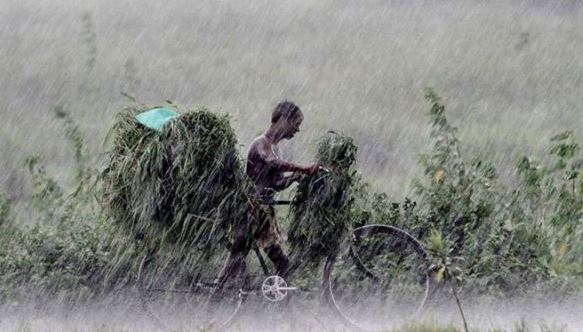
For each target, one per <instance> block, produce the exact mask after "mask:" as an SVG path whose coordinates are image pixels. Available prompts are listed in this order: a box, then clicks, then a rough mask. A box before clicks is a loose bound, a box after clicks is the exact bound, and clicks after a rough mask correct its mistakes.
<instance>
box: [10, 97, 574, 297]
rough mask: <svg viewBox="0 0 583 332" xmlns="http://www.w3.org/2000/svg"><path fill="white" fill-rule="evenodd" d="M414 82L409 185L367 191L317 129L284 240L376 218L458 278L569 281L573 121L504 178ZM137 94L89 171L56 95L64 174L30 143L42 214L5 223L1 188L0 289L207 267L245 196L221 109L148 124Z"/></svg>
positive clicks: (66, 287) (297, 245) (338, 140)
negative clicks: (70, 157) (418, 114)
mask: <svg viewBox="0 0 583 332" xmlns="http://www.w3.org/2000/svg"><path fill="white" fill-rule="evenodd" d="M426 97H427V100H428V101H429V103H430V112H429V117H430V125H431V132H430V139H431V146H430V149H429V150H428V152H427V153H425V154H423V155H422V157H421V158H420V163H421V165H422V166H423V168H424V172H423V174H421V175H420V176H419V178H417V179H415V180H414V185H415V197H414V198H413V199H407V200H405V201H404V202H402V203H393V202H390V200H389V198H388V197H387V196H386V195H385V194H382V193H375V192H374V191H373V190H371V189H370V186H368V185H367V184H366V183H365V181H363V180H362V178H361V176H360V175H359V174H358V173H357V172H356V171H355V167H354V161H355V156H356V150H357V148H356V145H355V143H354V142H353V141H352V139H351V138H349V137H346V136H344V135H341V134H338V133H328V134H326V135H325V136H324V137H323V138H322V140H321V141H320V143H319V149H318V155H317V157H316V160H317V161H318V162H320V163H321V164H322V165H323V166H325V167H327V168H329V169H330V170H331V172H330V173H326V172H324V173H321V174H318V175H317V176H315V177H311V178H305V179H304V180H303V181H302V182H301V183H300V185H299V186H298V188H297V192H296V197H295V200H294V202H295V203H294V206H293V208H292V210H291V213H290V225H291V228H290V237H289V238H290V248H289V249H290V250H291V251H293V252H294V255H296V257H301V258H302V259H303V261H304V262H306V263H308V262H318V260H319V258H321V257H322V256H325V255H327V254H329V253H331V252H333V251H334V250H335V244H337V242H336V241H335V238H336V237H341V236H343V235H345V234H346V233H347V232H348V231H349V229H350V228H351V227H355V226H360V225H362V224H365V223H386V224H391V225H396V226H398V227H402V228H404V229H406V230H408V231H409V232H411V233H412V234H414V235H415V236H416V237H418V238H420V239H421V240H422V241H423V242H424V243H425V244H426V245H427V247H428V248H429V249H430V250H431V251H432V253H433V255H434V258H435V259H436V260H437V261H439V264H440V265H441V266H443V267H446V268H447V271H448V273H449V274H451V276H453V277H455V278H457V279H459V280H460V281H461V284H460V285H461V286H462V287H463V288H462V291H464V292H488V293H489V294H492V293H493V294H499V295H510V294H516V293H517V292H528V291H529V290H540V289H544V287H547V288H548V289H551V288H552V289H553V290H557V289H559V290H562V291H573V290H580V289H581V286H582V285H581V280H582V279H583V278H582V277H583V261H582V259H583V258H582V257H583V255H582V254H583V244H582V243H581V241H580V239H581V238H583V230H582V226H581V221H582V220H583V201H582V195H581V192H582V190H583V176H582V172H581V169H582V168H583V162H582V159H581V153H580V147H579V145H578V143H577V142H576V141H575V140H574V138H573V134H572V132H565V133H562V134H560V135H557V136H555V137H553V138H552V139H551V141H550V147H549V149H548V152H549V156H548V157H543V158H540V159H539V160H537V159H535V158H533V157H527V156H525V157H521V158H518V162H517V167H516V176H517V182H516V184H515V186H513V187H507V186H504V185H502V184H501V183H500V182H499V181H498V179H497V176H496V169H495V167H494V165H493V164H492V163H489V162H488V161H487V160H485V159H483V158H480V157H474V158H467V157H465V156H463V155H462V153H461V151H463V149H461V146H460V144H461V143H460V141H459V140H458V139H457V136H456V132H457V131H456V128H454V127H453V126H451V125H450V124H449V122H448V121H447V118H446V115H445V107H444V105H443V104H442V102H441V101H440V99H439V97H438V96H437V95H436V94H435V93H434V92H433V91H431V90H429V91H427V94H426ZM146 108H148V107H147V106H132V107H128V108H126V109H124V110H123V111H122V112H121V113H120V114H119V116H118V121H117V122H116V124H115V126H114V128H113V132H112V133H113V147H112V148H113V150H112V151H111V153H110V155H109V156H110V159H109V161H108V162H107V167H106V168H105V169H104V170H103V171H101V172H98V171H96V170H95V168H94V167H89V165H93V164H95V160H93V159H91V158H89V157H88V156H87V155H86V154H85V152H84V148H83V134H82V133H81V131H80V130H79V128H78V127H77V126H76V125H75V122H74V121H73V120H72V118H71V116H70V115H69V113H67V112H66V111H65V110H64V108H61V107H60V108H57V109H56V113H55V114H56V116H57V118H59V119H61V120H62V123H63V125H64V129H65V138H66V139H67V140H68V141H69V142H70V143H71V146H72V147H73V151H74V156H75V161H76V163H77V170H78V171H77V176H76V179H77V182H78V184H77V186H76V187H75V190H74V191H73V192H71V193H69V192H68V191H67V190H65V189H64V188H63V187H62V186H61V185H59V183H58V182H57V181H55V180H54V178H53V177H51V175H50V174H49V173H48V172H47V170H46V168H45V167H44V165H43V163H42V160H41V159H40V158H38V157H30V158H29V159H28V160H27V167H28V169H29V172H30V175H31V178H32V182H31V183H32V186H33V188H32V189H33V193H34V194H33V196H32V197H31V199H32V202H33V206H34V207H35V208H36V209H37V212H38V215H39V216H40V220H39V222H38V223H35V224H34V225H33V226H27V227H25V226H20V227H19V226H16V225H13V224H12V223H11V222H10V220H12V219H13V215H12V214H13V213H12V212H11V208H10V203H9V201H8V199H7V198H6V197H5V196H4V195H2V196H0V225H1V227H2V232H1V233H0V271H1V273H0V284H1V285H2V287H0V295H1V296H2V297H3V298H5V299H6V298H36V297H42V298H49V297H50V298H55V297H57V298H61V299H64V300H67V301H70V302H75V301H77V300H83V299H87V298H92V297H95V296H98V295H100V294H111V292H112V291H113V290H119V289H125V288H128V286H129V287H130V288H131V287H133V286H135V284H136V282H138V280H137V279H138V277H140V278H142V280H146V282H148V283H154V282H158V281H160V280H164V281H170V283H171V284H173V285H182V286H188V285H189V284H190V283H192V282H195V281H197V280H198V279H199V278H200V276H201V270H205V271H204V272H211V273H212V272H216V271H217V270H218V267H219V264H220V263H221V260H222V256H221V255H224V253H225V252H226V250H225V249H224V248H223V247H224V246H225V245H226V244H227V242H228V239H229V237H228V231H229V229H230V228H231V227H232V225H233V224H234V223H235V222H237V221H241V220H244V219H245V218H243V217H242V214H243V213H244V212H245V211H246V210H245V209H246V207H245V199H244V195H241V193H242V192H244V188H245V186H246V179H245V177H244V175H243V172H242V168H241V164H240V160H239V156H238V152H237V150H236V138H235V135H234V133H233V131H232V129H231V127H230V125H229V122H228V119H227V118H225V117H223V116H220V115H217V114H215V113H212V112H210V111H207V110H196V111H189V112H185V113H183V114H182V115H181V116H180V118H178V119H176V120H173V121H171V122H170V123H168V124H167V126H165V127H164V129H163V130H162V131H161V132H160V133H157V132H154V131H150V130H148V129H145V128H142V127H140V125H139V124H137V123H136V121H135V120H134V115H135V114H137V113H138V112H140V111H142V110H144V109H146ZM103 207H105V209H103ZM292 256H293V255H292ZM203 258H204V259H203ZM308 265H309V264H308ZM48 295H50V296H48Z"/></svg>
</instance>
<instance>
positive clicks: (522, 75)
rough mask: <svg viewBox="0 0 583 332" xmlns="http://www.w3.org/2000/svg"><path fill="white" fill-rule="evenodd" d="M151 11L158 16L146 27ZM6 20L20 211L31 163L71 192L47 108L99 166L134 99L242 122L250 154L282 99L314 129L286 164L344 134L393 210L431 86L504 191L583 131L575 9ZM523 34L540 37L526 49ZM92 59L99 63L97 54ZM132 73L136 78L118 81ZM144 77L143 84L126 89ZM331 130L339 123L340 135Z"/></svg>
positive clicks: (209, 6)
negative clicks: (77, 129) (57, 108)
mask: <svg viewBox="0 0 583 332" xmlns="http://www.w3.org/2000/svg"><path fill="white" fill-rule="evenodd" d="M559 5H561V6H562V7H565V6H567V5H568V4H567V1H562V2H559V3H558V5H555V6H556V7H558V6H559ZM549 6H550V5H549ZM38 8H42V9H43V10H37V9H38ZM259 10H260V11H261V12H262V13H264V14H263V15H257V14H258V13H259ZM152 11H153V12H156V13H157V14H156V15H157V16H156V18H155V19H146V17H148V15H144V13H150V12H152ZM33 12H34V13H33ZM176 12H180V13H181V14H180V15H178V16H176ZM2 15H3V16H2V22H3V23H2V24H3V25H5V26H6V27H8V28H6V29H3V30H5V31H7V33H5V34H3V35H2V36H0V38H2V39H1V40H0V41H2V43H3V45H6V47H4V48H3V50H2V51H1V52H2V63H0V77H1V78H0V85H1V86H3V87H4V88H3V89H2V91H0V97H1V98H0V100H2V102H1V104H0V112H1V113H0V114H2V117H3V119H4V121H3V125H2V136H3V138H2V139H3V144H2V151H0V152H1V153H2V155H3V156H6V158H3V160H2V162H1V164H0V169H1V170H2V179H1V183H2V186H3V187H4V188H5V189H7V190H8V191H10V192H11V193H14V194H13V195H14V197H15V198H17V199H18V201H19V202H23V195H25V194H28V193H19V192H22V191H26V190H25V188H26V183H25V181H26V180H25V179H24V177H25V175H24V174H23V173H22V172H21V171H20V170H19V168H20V165H21V163H22V160H23V159H24V158H25V157H24V156H26V155H28V154H31V153H35V152H38V151H42V154H43V157H45V158H44V159H45V160H46V161H47V164H48V167H49V168H50V169H51V170H54V171H56V173H57V176H58V178H59V179H65V180H69V181H70V177H69V175H68V174H69V173H70V170H69V168H68V164H69V160H70V158H71V157H72V156H71V154H70V153H69V152H65V151H63V150H62V149H61V147H60V146H59V142H58V140H55V139H54V138H55V137H59V135H60V126H59V125H58V124H56V123H54V122H53V121H52V116H51V114H50V111H51V109H52V107H53V106H54V105H55V104H56V103H58V102H64V103H66V104H67V105H66V106H67V107H68V109H69V110H71V111H72V112H73V113H74V115H75V118H76V119H78V120H79V121H80V124H81V127H82V128H83V130H84V131H85V132H87V134H88V135H89V137H91V139H90V140H89V142H88V148H89V151H91V153H92V154H98V153H100V152H101V150H100V145H101V143H102V140H101V138H102V137H103V136H104V134H105V132H106V130H107V128H108V127H109V124H110V123H111V121H112V119H113V117H114V115H115V112H116V111H117V110H118V109H119V108H120V107H119V106H120V103H121V102H122V99H121V97H120V95H119V92H120V91H123V90H125V89H126V88H127V87H128V86H131V89H134V90H135V91H131V92H132V93H133V94H134V95H136V96H147V97H145V98H144V99H146V100H143V101H144V102H152V101H158V100H165V99H168V98H169V99H172V100H178V101H180V102H183V103H185V104H189V105H206V106H208V107H209V108H211V109H219V110H224V111H226V112H228V113H230V114H232V115H233V116H234V119H235V121H236V122H235V129H236V131H237V135H238V137H239V138H240V142H241V143H242V144H247V143H248V142H250V141H251V139H252V138H253V136H254V135H255V134H257V133H258V132H259V131H260V130H263V129H264V127H265V126H266V125H267V124H268V119H269V112H270V109H271V108H272V107H273V105H275V103H276V102H278V101H279V100H280V99H282V98H291V99H294V100H296V101H297V102H298V104H299V105H300V106H302V107H303V108H304V109H305V111H306V122H305V124H304V128H303V134H302V135H299V136H298V137H297V139H296V142H295V143H294V144H292V146H290V149H289V154H290V155H293V156H294V157H295V158H297V159H298V160H304V161H305V160H308V159H309V158H310V156H311V155H312V154H313V150H312V148H310V144H309V143H310V142H313V140H314V139H315V138H316V137H318V135H319V134H318V133H319V132H320V131H324V130H328V129H331V128H334V129H337V130H342V131H343V132H345V133H347V134H349V135H350V136H352V137H354V138H355V139H356V142H357V143H358V145H359V146H361V147H362V148H361V151H362V153H361V155H360V157H359V167H360V168H361V169H362V170H363V173H364V174H365V176H366V178H367V179H369V180H371V182H372V183H373V185H374V186H375V188H377V189H381V190H383V191H385V192H388V193H389V194H390V195H391V196H394V197H396V198H402V197H404V196H405V195H407V194H408V193H409V181H408V180H407V179H409V178H410V176H411V175H412V174H414V172H415V171H416V169H415V164H416V160H417V155H418V153H419V151H421V150H422V148H423V147H424V146H425V140H426V139H425V137H424V136H423V135H420V132H421V130H422V128H423V126H424V122H425V120H424V117H423V114H424V112H425V111H424V110H425V107H424V103H423V99H422V94H421V93H420V92H419V91H421V89H422V88H424V87H425V86H434V87H436V88H437V89H438V90H439V91H440V94H441V95H442V96H443V97H444V99H445V100H446V101H447V103H448V105H450V110H451V114H452V121H453V122H454V123H455V124H456V125H457V126H459V127H460V128H461V130H462V131H461V133H460V138H461V139H462V140H464V141H465V142H467V149H469V150H471V151H477V152H484V153H488V154H492V156H493V158H494V160H495V161H496V162H497V164H500V172H501V173H503V174H508V177H510V178H512V177H513V174H511V172H510V171H508V169H510V170H511V166H512V164H513V163H514V159H513V158H512V157H511V156H512V154H513V153H514V152H515V151H520V152H522V151H524V150H527V151H531V152H537V151H540V150H542V149H544V142H545V141H546V139H547V138H548V137H550V136H551V135H552V134H553V133H555V132H557V131H558V130H563V129H565V128H567V127H570V128H573V129H574V128H578V127H581V125H582V124H583V123H582V122H581V121H582V120H581V117H580V116H578V112H579V111H580V106H579V105H581V100H580V96H579V95H580V94H579V93H576V91H578V90H577V89H578V88H577V87H580V84H581V82H580V80H579V78H578V75H577V73H578V72H579V71H580V70H581V68H583V63H582V62H581V61H582V60H581V59H580V57H578V54H580V53H581V51H582V50H581V48H580V47H581V46H580V45H581V43H577V42H576V41H577V40H580V38H581V31H583V29H582V26H581V25H582V23H581V20H580V11H576V10H570V11H565V10H563V9H561V8H554V9H553V8H551V9H549V8H545V6H544V5H533V4H530V5H529V4H527V3H524V4H519V3H518V1H516V2H512V1H510V2H509V1H496V2H494V3H489V4H486V3H483V2H476V3H474V2H471V1H469V2H463V3H459V2H455V1H454V2H451V3H447V4H446V3H443V4H424V3H422V2H421V1H414V2H409V4H408V5H397V4H394V5H390V4H381V3H375V4H367V5H363V6H358V8H355V7H354V5H352V4H348V3H344V4H340V3H334V2H331V1H322V2H319V3H318V4H313V3H311V2H308V1H300V2H295V3H294V4H286V5H283V4H274V3H271V2H265V1H264V2H262V1H258V2H256V3H254V4H244V5H243V4H222V3H215V2H204V1H203V2H199V3H197V4H192V3H186V2H180V1H178V2H173V3H172V4H169V5H167V6H161V7H159V6H157V5H155V4H140V5H139V6H136V5H135V4H134V3H132V2H129V3H123V4H121V3H116V4H110V5H107V6H106V5H104V4H103V3H102V2H96V1H94V2H86V3H84V4H83V5H79V6H73V5H67V4H65V3H64V2H41V3H38V2H34V4H32V3H28V2H21V3H19V4H18V5H14V6H11V7H10V8H9V9H8V10H7V11H5V12H3V14H2ZM28 18H31V19H28ZM322 18H325V19H322ZM88 20H90V22H91V25H90V26H91V28H88V24H87V22H88ZM13 26H19V29H12V28H9V27H13ZM164 26H165V27H167V28H162V27H164ZM71 31H77V32H78V38H75V36H73V37H71ZM113 32H115V33H113ZM524 32H528V33H529V36H530V37H529V38H528V42H527V44H526V45H524V47H522V48H521V49H520V50H517V49H516V48H515V46H516V45H517V44H518V43H521V42H522V38H523V37H521V36H522V34H523V33H524ZM93 34H94V37H91V42H90V43H91V45H88V44H87V40H88V39H87V36H88V35H91V36H93ZM106 36H107V37H106ZM93 49H98V50H99V52H98V53H97V55H96V56H97V60H96V61H93V60H91V59H92V58H91V56H92V55H88V50H93ZM33 50H39V51H33ZM40 50H42V52H41V51H40ZM91 52H93V51H89V54H91ZM88 57H89V58H88ZM130 59H132V61H130V62H128V61H129V60H130ZM88 61H91V62H92V63H93V62H94V70H92V71H91V73H89V74H88V73H87V72H86V69H87V63H88ZM128 63H131V64H132V66H131V67H132V69H131V70H129V69H128V66H127V64H128ZM46 64H50V65H46ZM92 66H93V65H92ZM134 68H135V69H136V70H137V71H136V74H135V75H139V76H140V77H133V75H134V74H131V75H129V74H128V73H125V74H124V72H130V71H131V72H132V73H133V72H134ZM210 68H212V70H210ZM21 73H24V74H21ZM138 73H139V74H138ZM138 79H139V81H141V84H140V85H137V84H133V83H132V82H129V81H135V80H138ZM355 82H358V84H355ZM53 83H54V84H53ZM134 86H135V88H134ZM332 115H333V117H332V118H330V116H332ZM334 119H342V121H335V122H337V123H334V124H333V125H332V124H331V123H330V122H331V121H333V120H334ZM516 123H520V124H522V125H521V126H515V125H514V124H516ZM40 124H42V127H43V130H36V128H38V126H39V125H40ZM577 135H579V134H578V133H577ZM525 143H526V145H525ZM376 145H379V146H381V147H383V148H381V149H373V148H372V146H376ZM492 147H494V148H492ZM304 150H307V151H304ZM509 180H511V179H509Z"/></svg>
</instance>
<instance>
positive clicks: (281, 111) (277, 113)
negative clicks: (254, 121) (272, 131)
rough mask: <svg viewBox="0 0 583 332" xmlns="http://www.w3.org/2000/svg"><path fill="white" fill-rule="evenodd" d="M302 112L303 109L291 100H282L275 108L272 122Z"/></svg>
mask: <svg viewBox="0 0 583 332" xmlns="http://www.w3.org/2000/svg"><path fill="white" fill-rule="evenodd" d="M301 112H302V110H300V108H299V107H298V105H296V104H294V103H292V102H291V101H282V102H281V103H279V104H277V106H275V108H274V109H273V113H272V114H271V123H276V122H277V121H279V119H280V118H281V117H283V118H284V119H289V118H292V117H294V116H296V115H297V114H299V113H301Z"/></svg>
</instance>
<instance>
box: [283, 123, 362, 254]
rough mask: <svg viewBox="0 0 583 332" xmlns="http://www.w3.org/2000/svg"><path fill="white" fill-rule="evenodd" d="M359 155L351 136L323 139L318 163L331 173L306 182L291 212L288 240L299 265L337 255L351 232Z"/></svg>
mask: <svg viewBox="0 0 583 332" xmlns="http://www.w3.org/2000/svg"><path fill="white" fill-rule="evenodd" d="M356 153H357V146H356V144H355V143H354V141H353V140H352V138H350V137H348V136H345V135H342V134H340V133H336V132H328V133H327V134H326V135H324V136H323V137H322V138H320V140H319V143H318V152H317V156H316V160H317V162H318V163H319V164H320V165H321V166H323V167H325V168H327V169H329V170H330V172H324V171H321V172H319V173H318V174H316V175H314V176H310V177H306V178H304V179H303V180H302V181H301V182H300V183H299V185H298V188H297V192H296V195H295V197H294V199H293V203H292V206H291V210H290V214H291V220H290V229H289V235H288V240H289V243H290V247H291V252H292V253H293V256H294V257H293V259H294V260H297V261H298V262H300V264H309V263H311V264H317V263H318V262H319V261H321V258H323V257H326V256H328V255H330V254H333V253H335V252H336V250H338V245H339V242H340V240H341V239H344V238H345V237H346V235H347V233H348V232H349V231H350V230H351V229H352V220H351V218H350V209H351V206H352V203H353V197H352V194H351V187H352V185H353V183H354V181H355V179H356V171H355V170H354V169H353V166H354V163H355V161H356Z"/></svg>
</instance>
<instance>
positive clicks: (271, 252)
mask: <svg viewBox="0 0 583 332" xmlns="http://www.w3.org/2000/svg"><path fill="white" fill-rule="evenodd" d="M303 119H304V116H303V114H302V111H301V110H300V108H299V107H298V106H297V105H295V104H294V103H292V102H289V101H284V102H281V103H279V104H278V105H277V106H276V107H275V109H274V110H273V113H272V115H271V126H270V127H269V129H268V130H267V131H266V132H265V134H263V135H261V136H259V137H257V138H256V139H255V140H253V142H252V143H251V146H250V148H249V154H248V156H247V175H248V176H249V177H250V178H251V180H253V183H254V186H253V188H252V190H251V193H250V196H251V198H252V201H253V202H252V207H251V211H249V214H248V218H247V220H246V222H242V223H240V225H238V226H236V230H235V239H234V243H233V246H232V248H231V252H230V254H229V257H228V258H227V261H226V263H225V266H224V267H223V269H222V270H221V272H220V273H219V276H218V279H217V284H218V286H217V290H216V292H215V294H214V296H213V299H214V300H213V302H214V301H216V300H218V298H220V293H221V290H222V288H223V286H224V284H225V283H226V282H227V280H228V279H229V278H230V277H233V276H236V275H237V274H239V273H241V272H242V271H244V270H245V257H246V256H247V254H248V253H249V251H250V250H251V247H252V244H253V241H256V242H257V246H258V247H259V248H261V249H263V251H265V253H266V254H267V257H269V259H270V260H271V261H272V262H273V264H274V265H275V268H276V273H277V274H278V275H280V276H283V275H285V273H286V271H287V269H288V266H289V260H288V258H287V256H286V255H285V253H284V252H283V250H282V246H281V245H282V235H281V228H280V226H279V224H278V222H277V219H276V216H275V209H274V208H273V206H272V205H270V204H269V202H271V201H273V199H274V195H275V193H276V192H278V191H281V190H284V189H285V188H287V187H289V186H290V185H291V184H292V183H293V182H294V181H297V180H299V179H300V178H301V177H302V176H303V174H315V173H316V172H317V171H318V170H319V166H318V164H311V165H309V166H301V165H298V164H294V163H290V162H286V161H284V160H282V159H281V158H280V153H279V148H278V146H277V145H278V143H279V142H280V141H281V140H283V139H291V138H292V137H294V135H295V134H296V133H297V132H299V131H300V125H301V124H302V121H303ZM284 173H291V174H289V175H286V174H284Z"/></svg>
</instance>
